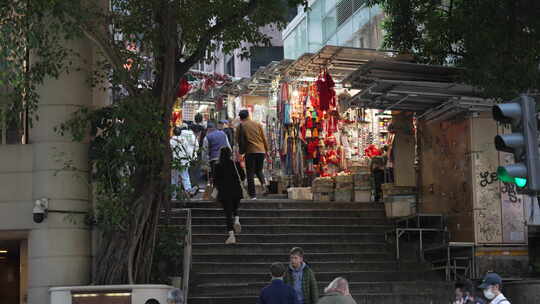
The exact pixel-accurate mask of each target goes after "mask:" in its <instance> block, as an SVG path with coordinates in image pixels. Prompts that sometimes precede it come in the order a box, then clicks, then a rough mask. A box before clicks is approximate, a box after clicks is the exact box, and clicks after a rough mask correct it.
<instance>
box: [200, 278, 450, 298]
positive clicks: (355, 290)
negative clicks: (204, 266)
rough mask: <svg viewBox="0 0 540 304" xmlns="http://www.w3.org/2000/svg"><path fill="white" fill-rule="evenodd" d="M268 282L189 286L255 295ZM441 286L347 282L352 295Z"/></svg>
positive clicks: (322, 284)
mask: <svg viewBox="0 0 540 304" xmlns="http://www.w3.org/2000/svg"><path fill="white" fill-rule="evenodd" d="M318 283H319V292H320V293H323V291H324V289H325V288H326V286H328V285H329V284H330V282H329V281H324V282H318ZM269 284H270V283H269V282H268V281H266V282H247V283H237V282H232V283H203V284H199V285H196V286H191V288H190V290H191V294H192V295H197V296H257V295H259V294H260V292H261V290H262V289H263V288H264V287H266V286H268V285H269ZM441 287H445V285H443V286H441V283H439V282H435V283H433V282H427V281H414V282H349V290H350V292H351V294H353V295H368V294H421V293H433V292H436V291H437V290H438V289H441Z"/></svg>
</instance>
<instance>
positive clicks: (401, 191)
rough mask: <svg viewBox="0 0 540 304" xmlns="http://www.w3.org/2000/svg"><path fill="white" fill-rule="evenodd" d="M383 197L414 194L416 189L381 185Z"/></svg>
mask: <svg viewBox="0 0 540 304" xmlns="http://www.w3.org/2000/svg"><path fill="white" fill-rule="evenodd" d="M381 188H382V191H383V197H387V196H392V195H407V194H416V187H400V186H395V185H394V184H382V186H381Z"/></svg>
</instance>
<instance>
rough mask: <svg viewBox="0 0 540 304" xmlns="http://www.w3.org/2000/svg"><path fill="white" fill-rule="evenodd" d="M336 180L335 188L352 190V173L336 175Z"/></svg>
mask: <svg viewBox="0 0 540 304" xmlns="http://www.w3.org/2000/svg"><path fill="white" fill-rule="evenodd" d="M335 180H336V187H335V189H336V190H339V191H342V190H352V189H353V187H354V183H353V176H352V175H338V176H336V177H335Z"/></svg>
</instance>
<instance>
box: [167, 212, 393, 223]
mask: <svg viewBox="0 0 540 304" xmlns="http://www.w3.org/2000/svg"><path fill="white" fill-rule="evenodd" d="M169 220H170V221H169V223H170V224H173V225H183V224H184V222H185V218H184V217H182V218H175V217H171V218H170V219H169ZM240 221H241V222H242V225H290V224H296V225H334V224H335V225H388V224H389V222H388V220H387V219H385V218H359V217H288V216H287V217H246V216H244V215H243V214H242V213H240ZM161 223H163V221H161ZM191 223H192V225H216V224H221V225H225V218H224V215H223V214H220V215H219V216H213V217H195V216H194V217H192V220H191Z"/></svg>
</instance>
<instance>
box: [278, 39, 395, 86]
mask: <svg viewBox="0 0 540 304" xmlns="http://www.w3.org/2000/svg"><path fill="white" fill-rule="evenodd" d="M391 56H392V53H391V52H384V51H378V50H374V49H363V48H353V47H342V46H333V45H327V46H324V47H323V48H322V49H321V50H320V51H319V52H317V53H315V54H312V53H306V54H304V55H302V56H300V58H298V59H297V60H295V61H294V62H293V63H292V64H291V65H289V66H288V67H287V68H286V69H285V71H284V72H285V74H286V76H288V77H290V78H291V80H301V79H302V78H311V79H313V78H316V77H317V76H318V75H319V73H320V71H321V70H322V69H327V70H328V72H329V73H330V75H332V78H334V81H336V82H340V81H341V80H342V79H343V78H345V77H346V76H347V75H349V74H351V73H352V72H354V71H356V70H357V69H358V68H360V67H361V66H363V65H365V64H367V63H368V62H370V61H372V60H383V59H388V58H390V57H391Z"/></svg>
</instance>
